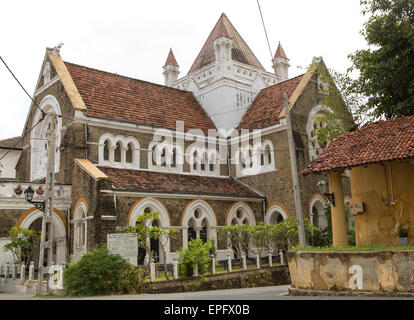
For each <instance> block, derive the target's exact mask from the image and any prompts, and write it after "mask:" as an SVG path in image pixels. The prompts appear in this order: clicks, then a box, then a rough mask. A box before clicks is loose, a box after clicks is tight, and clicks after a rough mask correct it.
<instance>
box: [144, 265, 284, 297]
mask: <svg viewBox="0 0 414 320" xmlns="http://www.w3.org/2000/svg"><path fill="white" fill-rule="evenodd" d="M286 284H290V276H289V268H288V266H287V265H281V266H275V267H262V268H260V269H254V270H243V271H233V272H226V273H222V274H215V275H206V276H200V277H197V278H182V279H177V280H167V281H159V282H153V283H149V284H148V285H147V287H146V288H144V289H142V291H141V292H142V293H173V292H189V291H204V290H219V289H237V288H252V287H264V286H275V285H286Z"/></svg>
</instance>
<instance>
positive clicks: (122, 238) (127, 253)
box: [106, 233, 138, 266]
mask: <svg viewBox="0 0 414 320" xmlns="http://www.w3.org/2000/svg"><path fill="white" fill-rule="evenodd" d="M106 246H107V248H108V250H109V252H110V253H113V254H119V255H120V256H121V257H122V258H124V259H126V260H127V261H129V263H130V264H132V265H134V266H136V265H137V256H138V243H137V236H136V235H135V234H132V233H110V234H108V235H107V241H106Z"/></svg>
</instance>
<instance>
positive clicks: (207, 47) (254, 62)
mask: <svg viewBox="0 0 414 320" xmlns="http://www.w3.org/2000/svg"><path fill="white" fill-rule="evenodd" d="M222 36H224V37H226V38H230V39H232V40H233V48H232V49H231V58H232V59H233V60H234V61H238V62H241V63H244V64H247V65H250V66H253V67H255V68H257V69H260V70H264V68H263V66H262V65H261V63H260V62H259V60H258V59H257V58H256V56H255V55H254V54H253V52H252V51H251V50H250V48H249V46H248V45H247V44H246V42H245V41H244V40H243V38H242V37H241V36H240V34H239V33H238V32H237V30H236V29H235V28H234V26H233V25H232V23H231V22H230V20H229V19H228V18H227V16H226V14H225V13H222V14H221V16H220V18H219V20H218V21H217V23H216V25H215V26H214V28H213V30H212V31H211V33H210V35H209V36H208V38H207V40H206V42H205V43H204V45H203V47H202V49H201V51H200V53H199V54H198V56H197V58H196V59H195V61H194V62H193V65H192V66H191V68H190V70H189V71H188V73H192V72H194V71H196V70H198V69H201V68H202V67H204V66H206V65H208V64H210V63H212V62H214V61H215V60H216V58H215V53H214V45H213V43H214V40H216V39H218V38H220V37H222Z"/></svg>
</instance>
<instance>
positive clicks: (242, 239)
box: [217, 224, 250, 258]
mask: <svg viewBox="0 0 414 320" xmlns="http://www.w3.org/2000/svg"><path fill="white" fill-rule="evenodd" d="M217 232H218V233H221V234H222V235H224V236H225V237H226V239H227V244H228V246H229V247H232V248H233V250H234V253H235V254H236V256H237V257H239V258H240V257H241V256H242V254H243V253H244V254H247V250H248V247H249V237H250V231H249V226H248V225H245V224H243V225H238V224H235V225H229V226H225V227H223V228H221V229H218V230H217Z"/></svg>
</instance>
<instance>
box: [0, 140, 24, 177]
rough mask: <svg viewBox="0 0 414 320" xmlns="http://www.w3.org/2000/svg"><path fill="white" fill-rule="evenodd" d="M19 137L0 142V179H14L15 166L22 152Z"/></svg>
mask: <svg viewBox="0 0 414 320" xmlns="http://www.w3.org/2000/svg"><path fill="white" fill-rule="evenodd" d="M21 140H22V139H21V137H20V136H19V137H13V138H9V139H3V140H0V179H15V177H16V169H15V167H16V164H17V161H18V160H19V158H20V155H21V153H22V150H23V146H22V141H21Z"/></svg>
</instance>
